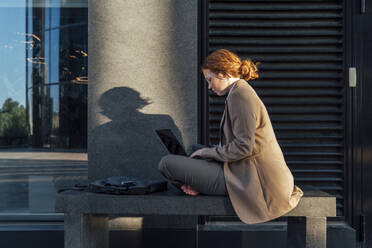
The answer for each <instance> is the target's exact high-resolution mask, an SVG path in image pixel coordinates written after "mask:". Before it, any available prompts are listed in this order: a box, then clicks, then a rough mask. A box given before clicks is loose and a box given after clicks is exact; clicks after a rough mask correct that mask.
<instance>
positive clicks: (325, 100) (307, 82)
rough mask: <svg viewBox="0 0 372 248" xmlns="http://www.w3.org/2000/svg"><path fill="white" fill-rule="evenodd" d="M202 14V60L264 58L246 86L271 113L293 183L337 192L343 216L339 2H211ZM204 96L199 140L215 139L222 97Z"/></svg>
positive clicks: (341, 13)
mask: <svg viewBox="0 0 372 248" xmlns="http://www.w3.org/2000/svg"><path fill="white" fill-rule="evenodd" d="M202 7H203V6H202ZM203 13H204V15H205V16H204V19H202V21H203V23H204V29H203V30H204V31H205V32H206V33H205V34H204V35H205V38H204V41H203V42H204V44H203V48H204V50H203V52H202V54H201V58H202V60H204V57H205V55H206V54H209V53H211V52H212V51H214V50H216V49H220V48H226V49H228V50H230V51H233V52H235V53H237V54H238V55H239V56H240V57H241V58H251V59H253V60H254V61H259V62H261V63H262V64H261V65H260V66H259V69H260V79H258V80H254V81H252V82H250V84H251V85H252V86H253V87H254V88H255V90H256V92H257V93H258V95H259V96H260V97H261V99H262V100H263V102H264V103H265V105H266V107H267V109H268V111H269V114H270V117H271V120H272V123H273V126H274V129H275V133H276V136H277V138H278V141H279V144H280V146H281V148H282V150H283V152H284V156H285V158H286V161H287V164H288V166H289V167H290V169H291V171H292V172H293V174H294V176H295V183H296V184H297V185H299V186H301V185H313V186H315V187H317V188H319V189H321V190H324V191H327V192H329V193H331V194H333V195H335V196H336V197H337V214H338V216H343V215H344V205H345V204H344V195H345V194H344V171H345V170H344V166H345V165H344V137H345V134H344V133H345V125H344V123H345V92H346V91H345V82H344V11H343V1H325V0H324V1H323V0H313V1H307V0H287V1H280V0H270V1H266V0H261V1H217V0H215V1H206V2H205V3H204V11H203ZM203 53H204V54H203ZM203 97H204V99H202V100H204V103H205V105H206V106H205V108H204V109H205V112H204V113H205V115H206V116H204V117H203V118H202V121H203V120H204V122H205V123H204V124H202V127H204V129H205V130H204V132H205V139H204V142H208V143H210V144H217V143H218V128H219V122H220V119H221V115H222V112H223V109H224V97H218V96H215V95H214V94H213V93H212V92H208V90H206V89H205V88H204V95H203V94H202V98H203ZM202 103H203V101H202ZM202 133H203V130H202Z"/></svg>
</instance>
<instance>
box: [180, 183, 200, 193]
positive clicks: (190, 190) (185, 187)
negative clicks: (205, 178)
mask: <svg viewBox="0 0 372 248" xmlns="http://www.w3.org/2000/svg"><path fill="white" fill-rule="evenodd" d="M181 189H182V190H183V192H185V193H186V194H188V195H199V194H200V192H199V191H196V190H195V189H193V188H191V186H190V185H186V184H184V185H182V186H181Z"/></svg>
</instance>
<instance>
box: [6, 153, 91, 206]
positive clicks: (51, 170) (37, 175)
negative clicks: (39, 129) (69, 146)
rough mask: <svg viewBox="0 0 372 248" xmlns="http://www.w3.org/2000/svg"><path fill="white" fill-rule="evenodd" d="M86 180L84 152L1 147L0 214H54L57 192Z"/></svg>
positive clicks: (86, 171)
mask: <svg viewBox="0 0 372 248" xmlns="http://www.w3.org/2000/svg"><path fill="white" fill-rule="evenodd" d="M87 179H88V155H87V153H86V152H85V151H80V150H75V151H71V150H47V149H30V148H14V149H1V150H0V199H1V200H0V213H53V212H54V199H55V196H56V193H57V191H58V190H59V189H61V188H64V187H68V186H72V185H74V184H76V183H82V182H86V181H87Z"/></svg>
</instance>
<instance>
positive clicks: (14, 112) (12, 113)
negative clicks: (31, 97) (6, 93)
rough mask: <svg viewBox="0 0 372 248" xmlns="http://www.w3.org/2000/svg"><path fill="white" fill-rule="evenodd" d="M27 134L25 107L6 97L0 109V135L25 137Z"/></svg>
mask: <svg viewBox="0 0 372 248" xmlns="http://www.w3.org/2000/svg"><path fill="white" fill-rule="evenodd" d="M27 135H28V126H27V120H26V109H25V107H24V106H23V105H20V104H19V102H17V101H13V100H12V99H11V98H8V99H6V100H5V102H4V104H3V106H2V108H1V109H0V137H9V138H10V137H26V136H27Z"/></svg>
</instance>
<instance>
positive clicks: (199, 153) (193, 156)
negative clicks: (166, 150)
mask: <svg viewBox="0 0 372 248" xmlns="http://www.w3.org/2000/svg"><path fill="white" fill-rule="evenodd" d="M207 149H209V148H202V149H199V150H196V151H195V152H193V153H192V154H191V155H190V158H195V157H202V153H203V150H207Z"/></svg>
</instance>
